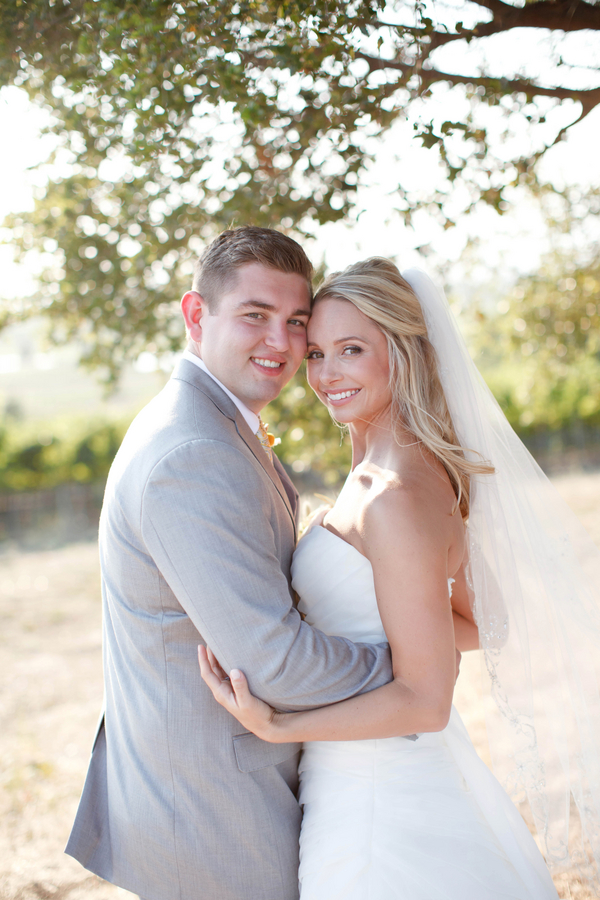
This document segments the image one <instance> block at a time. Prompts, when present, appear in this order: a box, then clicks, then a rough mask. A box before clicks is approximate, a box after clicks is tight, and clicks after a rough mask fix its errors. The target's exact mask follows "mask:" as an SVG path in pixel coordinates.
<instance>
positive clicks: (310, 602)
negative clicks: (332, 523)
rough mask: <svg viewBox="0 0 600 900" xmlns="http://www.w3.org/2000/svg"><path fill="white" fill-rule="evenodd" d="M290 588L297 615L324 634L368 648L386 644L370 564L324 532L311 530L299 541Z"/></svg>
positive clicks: (330, 534) (314, 527) (353, 549)
mask: <svg viewBox="0 0 600 900" xmlns="http://www.w3.org/2000/svg"><path fill="white" fill-rule="evenodd" d="M292 585H293V587H294V590H295V591H296V593H297V594H298V595H299V597H300V602H299V604H298V609H299V610H300V612H301V613H302V614H303V615H304V616H305V617H306V620H307V621H308V622H309V623H310V624H311V625H315V626H316V627H317V628H319V629H320V630H321V631H324V632H325V634H337V635H340V636H341V637H346V638H349V639H350V640H352V641H365V642H367V643H371V644H378V643H381V641H385V640H387V638H386V636H385V631H384V630H383V625H382V623H381V618H380V616H379V610H378V608H377V597H376V595H375V585H374V582H373V569H372V568H371V563H370V562H369V560H368V559H367V558H366V556H363V555H362V553H359V551H358V550H357V549H356V548H355V547H353V546H352V544H349V543H348V542H347V541H345V540H343V539H342V538H341V537H338V535H337V534H334V533H333V532H332V531H329V530H328V529H327V528H325V527H324V526H322V525H315V526H313V528H311V530H310V531H309V532H307V534H305V535H304V537H303V538H302V539H301V540H300V543H299V544H298V546H297V548H296V552H295V554H294V559H293V561H292Z"/></svg>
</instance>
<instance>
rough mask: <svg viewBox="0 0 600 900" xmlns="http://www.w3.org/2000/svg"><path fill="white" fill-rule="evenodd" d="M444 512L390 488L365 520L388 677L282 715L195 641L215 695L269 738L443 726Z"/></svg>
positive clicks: (446, 658) (446, 705) (446, 677)
mask: <svg viewBox="0 0 600 900" xmlns="http://www.w3.org/2000/svg"><path fill="white" fill-rule="evenodd" d="M447 518H448V517H445V516H440V515H439V512H438V511H437V510H434V511H430V510H429V508H428V504H426V503H422V502H421V500H420V498H419V497H418V496H414V495H412V494H411V493H410V492H402V493H401V494H400V496H399V495H398V493H397V492H393V493H392V492H389V493H384V494H382V495H381V496H380V497H378V498H377V500H376V501H375V502H374V503H373V504H371V506H370V507H369V510H368V512H367V514H366V518H365V521H364V523H363V529H362V533H361V537H362V541H363V546H364V548H365V551H366V555H367V556H368V558H369V560H370V561H371V564H372V566H373V575H374V580H375V590H376V594H377V602H378V605H379V611H380V615H381V619H382V622H383V626H384V628H385V632H386V635H387V638H388V641H389V644H390V649H391V652H392V661H393V671H394V679H393V681H391V682H390V683H389V684H386V685H384V686H383V687H380V688H377V689H376V690H374V691H371V692H369V693H366V694H361V695H359V696H356V697H352V698H350V699H348V700H344V701H342V702H340V703H336V704H333V705H331V706H325V707H321V708H319V709H313V710H307V711H305V712H298V713H280V712H277V711H275V710H272V709H271V707H269V706H267V705H266V704H264V703H262V701H260V700H259V699H258V698H255V697H253V696H252V695H251V694H250V693H249V691H248V688H247V683H246V680H245V678H244V676H243V675H242V673H239V672H236V671H235V670H234V671H233V672H232V673H231V678H232V680H231V681H229V680H228V679H227V678H226V675H225V673H224V672H222V670H220V667H218V664H217V663H216V661H214V664H213V665H211V660H210V659H209V658H208V657H207V655H206V652H205V650H204V648H201V649H200V664H201V669H202V676H203V678H204V680H205V681H206V683H207V684H208V686H209V687H210V688H211V690H212V691H213V694H214V696H215V698H216V699H217V700H218V702H219V703H221V704H222V705H223V706H225V708H226V709H228V710H229V712H231V713H232V714H233V715H234V716H236V718H237V719H239V721H240V722H241V723H242V724H243V725H244V726H245V727H246V728H248V729H249V730H250V731H253V732H254V733H255V734H257V735H258V736H259V737H261V738H263V740H266V741H271V742H273V743H285V742H287V741H319V740H320V741H336V740H338V741H341V740H364V739H368V738H386V737H393V736H397V735H405V734H413V733H415V732H424V731H441V730H442V729H443V728H445V726H446V724H447V722H448V718H449V715H450V708H451V703H452V693H453V690H454V682H455V679H456V651H455V645H454V640H455V638H454V627H453V617H452V607H451V604H450V599H449V596H448V582H447V578H448V572H447V566H448V554H449V548H450V545H451V543H452V539H453V538H452V535H453V534H455V532H453V531H452V529H451V527H450V525H449V523H448V522H447V521H446V520H447ZM399 586H401V588H402V589H401V590H399V589H398V588H399Z"/></svg>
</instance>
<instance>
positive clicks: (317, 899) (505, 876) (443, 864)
mask: <svg viewBox="0 0 600 900" xmlns="http://www.w3.org/2000/svg"><path fill="white" fill-rule="evenodd" d="M292 576H293V586H294V588H295V590H296V591H297V593H298V595H299V596H300V598H301V599H300V603H299V609H300V611H301V612H302V613H304V614H305V615H306V618H307V620H308V621H309V622H310V623H311V624H312V625H315V626H316V627H317V628H320V629H321V630H322V631H324V632H326V633H327V634H332V635H342V636H344V637H347V638H350V639H352V640H354V641H366V642H369V643H379V642H381V641H385V640H386V637H385V633H384V631H383V626H382V623H381V619H380V617H379V612H378V609H377V601H376V597H375V588H374V583H373V573H372V569H371V564H370V563H369V561H368V560H367V558H366V557H364V556H363V555H362V554H361V553H359V552H358V550H356V549H355V548H354V547H352V546H351V545H350V544H348V543H346V542H345V541H344V540H342V539H341V538H340V537H338V536H337V535H335V534H333V532H331V531H328V530H327V529H326V528H324V527H323V526H315V527H313V528H312V529H311V530H310V531H309V532H308V533H307V534H306V535H305V536H304V537H303V538H302V540H301V541H300V543H299V545H298V547H297V549H296V552H295V555H294V560H293V564H292ZM300 778H301V792H300V802H301V804H302V805H303V808H304V818H303V823H302V833H301V839H300V876H299V877H300V893H301V900H509V898H510V900H550V898H557V896H558V895H557V893H556V890H555V888H554V885H553V883H552V879H551V878H550V875H549V872H548V870H547V868H546V865H545V863H544V860H543V858H542V856H541V854H540V852H539V850H538V848H537V846H536V844H535V842H534V840H533V838H532V837H531V835H530V833H529V831H528V829H527V827H526V825H525V823H524V822H523V820H522V818H521V816H520V815H519V813H518V812H517V810H516V808H515V807H514V806H513V804H512V802H511V800H510V799H509V797H508V796H507V794H506V793H505V792H504V791H503V789H502V788H501V786H500V784H499V783H498V782H497V781H496V779H495V778H494V776H493V775H492V774H491V772H490V771H489V770H488V768H487V767H486V765H485V764H484V763H483V762H482V761H481V760H480V758H479V757H478V755H477V753H476V752H475V749H474V747H473V745H472V743H471V741H470V738H469V736H468V734H467V732H466V729H465V727H464V725H463V724H462V721H461V719H460V717H459V715H458V713H457V711H456V710H455V709H454V708H453V710H452V715H451V718H450V723H449V725H448V727H447V728H446V729H444V731H442V732H439V733H435V734H422V735H420V736H419V737H418V738H417V739H416V740H415V739H413V740H411V739H408V738H404V737H396V738H386V739H383V740H366V741H314V742H309V743H306V744H305V745H304V750H303V754H302V759H301V764H300Z"/></svg>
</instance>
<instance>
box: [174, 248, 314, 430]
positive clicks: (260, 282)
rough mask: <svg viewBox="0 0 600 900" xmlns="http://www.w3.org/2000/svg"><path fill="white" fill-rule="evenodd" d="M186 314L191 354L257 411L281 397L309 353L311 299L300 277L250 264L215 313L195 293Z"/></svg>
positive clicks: (239, 273) (185, 306) (187, 302)
mask: <svg viewBox="0 0 600 900" xmlns="http://www.w3.org/2000/svg"><path fill="white" fill-rule="evenodd" d="M183 309H184V315H185V318H186V324H187V326H188V330H189V334H190V344H191V346H190V349H192V350H193V351H194V352H196V353H197V354H198V355H199V356H200V357H201V358H202V359H203V361H204V363H205V365H206V366H207V368H208V369H209V371H210V372H211V373H212V374H213V375H214V376H215V378H218V379H219V381H220V382H221V383H222V384H224V385H225V387H227V388H228V389H229V390H230V391H231V392H232V393H233V394H235V396H236V397H237V398H238V399H239V400H241V401H242V402H243V403H245V404H246V406H248V408H249V409H251V410H252V411H253V412H256V413H259V412H260V411H261V409H263V407H265V406H266V405H267V403H270V402H271V400H274V399H275V397H277V395H278V394H279V392H280V391H281V389H282V388H283V387H284V386H285V385H286V384H287V382H288V381H289V380H290V378H291V377H292V376H293V375H294V374H295V373H296V371H297V370H298V368H299V366H300V363H301V362H302V360H303V358H304V356H305V354H306V325H307V323H308V319H309V316H310V296H309V289H308V285H307V282H306V280H305V279H304V278H303V277H302V276H301V275H297V274H295V273H288V272H281V271H280V270H278V269H270V268H267V267H266V266H263V265H261V264H260V263H248V264H246V265H244V266H241V267H240V268H239V269H238V270H237V278H236V280H235V282H234V283H233V284H232V285H230V286H228V287H226V288H225V290H224V293H223V294H221V296H220V297H219V299H218V301H217V302H216V303H215V304H213V308H212V309H209V306H208V304H207V303H206V302H205V300H204V299H203V298H202V297H201V296H200V294H198V293H197V292H196V291H189V292H188V293H187V294H186V295H185V296H184V299H183Z"/></svg>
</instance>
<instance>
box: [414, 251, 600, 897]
mask: <svg viewBox="0 0 600 900" xmlns="http://www.w3.org/2000/svg"><path fill="white" fill-rule="evenodd" d="M402 276H403V278H404V279H405V280H406V281H407V282H408V283H409V284H410V285H411V287H412V288H413V290H414V291H415V293H416V295H417V297H418V299H419V301H420V303H421V306H422V308H423V312H424V316H425V321H426V324H427V330H428V335H429V339H430V341H431V343H432V344H433V346H434V348H435V350H436V353H437V357H438V363H439V370H440V379H441V382H442V386H443V388H444V392H445V395H446V400H447V403H448V408H449V410H450V414H451V416H452V420H453V423H454V428H455V430H456V434H457V436H458V438H459V440H460V443H461V445H462V446H463V447H465V448H468V450H467V451H466V452H467V456H469V455H471V454H472V451H475V452H476V454H480V456H481V457H483V459H484V460H486V461H489V462H491V463H492V465H493V466H494V467H495V470H496V471H495V474H494V475H476V476H473V477H472V479H471V508H470V516H469V522H468V539H469V541H468V542H469V552H470V579H471V581H472V587H473V590H474V592H475V616H476V620H477V623H478V626H479V633H480V642H481V648H482V651H483V653H482V656H483V660H484V665H485V670H486V672H487V678H485V679H484V681H486V682H487V684H488V686H489V689H490V691H491V693H492V695H493V698H494V700H495V704H494V712H493V713H491V714H490V716H489V717H488V721H487V726H488V737H489V741H490V749H491V754H492V760H493V763H494V769H495V771H496V774H497V775H498V776H499V778H500V780H501V781H502V782H503V784H504V785H505V787H506V788H507V790H508V792H509V794H510V795H511V796H512V797H513V799H515V800H517V801H521V800H524V799H525V798H527V800H528V801H529V806H530V808H531V812H532V815H533V819H534V821H535V825H536V828H537V831H538V834H539V836H540V838H541V840H542V843H543V850H544V852H545V854H546V859H547V861H548V863H549V865H551V866H552V867H560V868H563V867H571V866H577V867H578V868H579V869H580V871H581V874H582V875H583V876H584V877H585V878H586V879H587V880H590V881H592V882H593V883H595V885H596V887H597V888H600V697H599V682H600V678H599V676H600V587H599V586H600V550H599V549H598V548H597V547H596V545H595V544H594V543H593V542H592V540H591V538H590V537H589V536H588V534H587V532H586V531H585V530H584V528H583V527H582V525H581V524H580V522H579V520H578V519H577V517H576V516H575V515H574V514H573V513H572V511H571V510H570V509H569V507H568V506H567V504H566V503H565V502H564V501H563V500H562V499H561V498H560V497H559V495H558V493H557V492H556V490H555V489H554V487H553V486H552V485H551V484H550V482H549V480H548V479H547V477H546V476H545V475H544V473H543V472H542V470H541V469H540V467H539V466H538V465H537V463H536V462H535V460H534V459H533V458H532V456H531V455H530V454H529V452H528V451H527V449H526V448H525V446H524V445H523V444H522V442H521V441H520V440H519V438H518V437H517V435H516V434H515V432H514V431H513V429H512V428H511V426H510V425H509V423H508V421H507V420H506V417H505V416H504V414H503V413H502V411H501V409H500V407H499V406H498V404H497V403H496V401H495V399H494V397H493V396H492V394H491V392H490V390H489V389H488V387H487V386H486V384H485V382H484V380H483V378H482V377H481V375H480V373H479V372H478V370H477V368H476V366H475V365H474V363H473V361H472V360H471V357H470V356H469V353H468V351H467V348H466V346H465V343H464V341H463V339H462V337H461V335H460V332H459V330H458V326H457V323H456V321H455V319H454V316H453V315H452V312H451V310H450V307H449V305H448V302H447V300H446V299H445V297H444V295H443V293H442V292H441V291H439V290H438V289H437V288H436V286H435V285H434V284H433V282H432V281H431V280H430V278H429V277H428V276H427V275H425V274H424V273H423V272H421V271H419V270H418V269H410V270H408V271H405V272H403V273H402ZM472 458H473V459H480V457H479V456H473V457H472Z"/></svg>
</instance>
